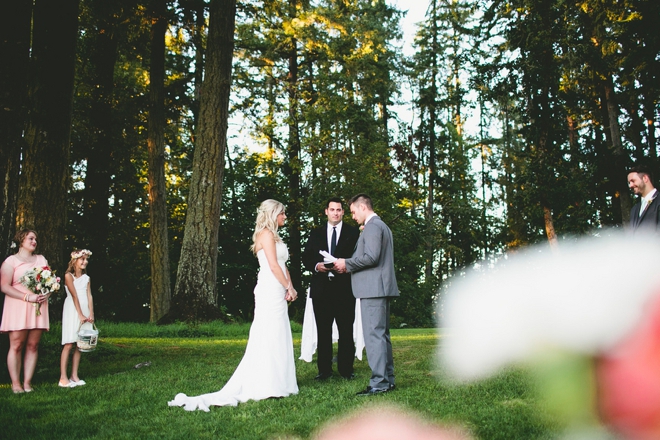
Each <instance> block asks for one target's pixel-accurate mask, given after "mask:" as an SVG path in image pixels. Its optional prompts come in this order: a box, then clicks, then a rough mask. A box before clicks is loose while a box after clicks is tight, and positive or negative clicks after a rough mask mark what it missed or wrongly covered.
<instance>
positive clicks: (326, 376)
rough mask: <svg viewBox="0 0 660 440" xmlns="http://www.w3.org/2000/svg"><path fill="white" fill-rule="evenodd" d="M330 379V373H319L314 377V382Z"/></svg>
mask: <svg viewBox="0 0 660 440" xmlns="http://www.w3.org/2000/svg"><path fill="white" fill-rule="evenodd" d="M331 377H332V373H319V374H317V375H316V377H315V378H314V380H318V381H321V380H327V379H330V378H331Z"/></svg>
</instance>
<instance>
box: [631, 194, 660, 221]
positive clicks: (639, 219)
mask: <svg viewBox="0 0 660 440" xmlns="http://www.w3.org/2000/svg"><path fill="white" fill-rule="evenodd" d="M658 192H660V191H656V192H655V194H654V195H653V198H652V199H651V201H650V202H649V203H647V204H646V207H645V209H644V212H642V215H639V210H640V209H642V200H641V199H640V200H639V209H637V210H636V211H637V212H635V214H637V215H636V216H635V217H634V220H635V227H637V226H639V225H640V224H641V223H642V220H644V217H645V216H646V214H647V213H648V212H649V211H650V210H651V205H653V204H654V203H656V200H655V199H657V198H658Z"/></svg>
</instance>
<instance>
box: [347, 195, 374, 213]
mask: <svg viewBox="0 0 660 440" xmlns="http://www.w3.org/2000/svg"><path fill="white" fill-rule="evenodd" d="M355 204H358V205H364V206H366V207H367V208H368V209H369V210H370V211H373V210H374V205H373V203H372V202H371V197H369V196H368V195H366V194H364V193H360V194H358V195H356V196H353V198H352V199H351V201H350V202H349V203H348V205H349V206H350V205H355Z"/></svg>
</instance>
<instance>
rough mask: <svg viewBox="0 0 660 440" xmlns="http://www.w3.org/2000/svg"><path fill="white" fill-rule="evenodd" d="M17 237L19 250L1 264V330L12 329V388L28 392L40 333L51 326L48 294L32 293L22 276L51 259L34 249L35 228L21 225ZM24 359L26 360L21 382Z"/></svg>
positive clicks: (10, 330) (35, 363)
mask: <svg viewBox="0 0 660 440" xmlns="http://www.w3.org/2000/svg"><path fill="white" fill-rule="evenodd" d="M14 240H15V242H16V243H17V244H18V252H16V254H14V255H10V256H9V257H7V259H6V260H5V261H4V262H3V263H2V267H0V290H2V293H4V294H5V305H4V308H3V309H2V324H0V332H2V333H9V353H8V354H7V369H8V370H9V376H10V377H11V389H12V391H14V393H24V392H27V393H29V392H30V391H32V383H31V382H32V375H33V374H34V369H35V367H36V366H37V357H38V349H39V340H40V339H41V333H42V332H43V331H44V330H48V329H49V327H50V326H49V321H48V296H49V295H37V294H36V293H32V292H30V290H29V289H28V288H27V287H25V286H23V285H22V284H21V283H20V281H19V280H20V279H21V277H22V276H23V274H24V273H25V272H27V271H28V270H30V269H34V268H35V267H43V266H47V265H48V261H46V259H45V258H44V257H43V255H37V254H35V253H34V251H35V250H36V248H37V233H36V232H34V231H32V230H30V229H22V230H20V231H18V232H17V233H16V236H15V237H14ZM36 304H41V305H40V310H41V315H39V316H37V313H36ZM23 350H25V355H23ZM21 361H22V362H21ZM21 363H22V364H23V383H22V384H21Z"/></svg>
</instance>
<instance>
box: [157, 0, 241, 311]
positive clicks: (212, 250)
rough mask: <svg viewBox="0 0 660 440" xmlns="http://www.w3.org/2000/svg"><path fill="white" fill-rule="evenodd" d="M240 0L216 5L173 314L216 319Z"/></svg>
mask: <svg viewBox="0 0 660 440" xmlns="http://www.w3.org/2000/svg"><path fill="white" fill-rule="evenodd" d="M235 18H236V2H235V0H227V1H223V0H212V1H211V5H210V19H209V34H208V44H207V52H206V65H205V73H204V83H203V86H202V96H201V100H200V118H199V127H198V132H197V139H196V145H195V156H194V159H193V175H192V179H191V182H190V194H189V196H188V211H187V214H186V227H185V231H184V237H183V243H182V249H181V258H180V260H179V269H178V273H177V280H176V286H175V294H174V298H173V305H172V306H173V312H174V313H173V314H172V313H171V314H170V318H171V317H180V318H183V319H185V320H197V319H210V318H217V317H219V316H221V315H220V313H219V309H218V302H217V300H218V298H217V285H216V279H217V260H218V231H219V222H220V206H221V196H222V176H223V171H224V165H225V149H226V145H227V121H228V118H229V114H228V112H229V92H230V86H231V71H232V58H233V52H234V27H235Z"/></svg>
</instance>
